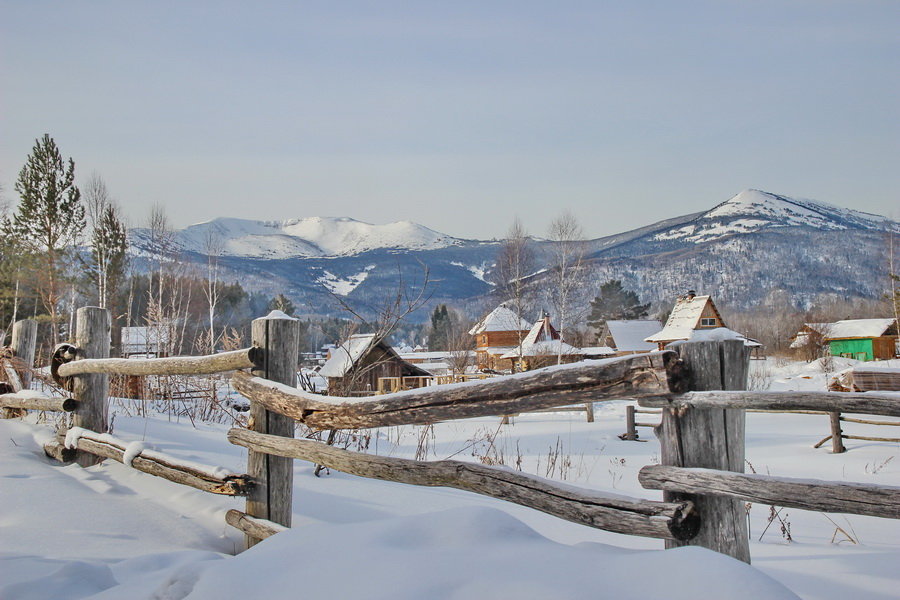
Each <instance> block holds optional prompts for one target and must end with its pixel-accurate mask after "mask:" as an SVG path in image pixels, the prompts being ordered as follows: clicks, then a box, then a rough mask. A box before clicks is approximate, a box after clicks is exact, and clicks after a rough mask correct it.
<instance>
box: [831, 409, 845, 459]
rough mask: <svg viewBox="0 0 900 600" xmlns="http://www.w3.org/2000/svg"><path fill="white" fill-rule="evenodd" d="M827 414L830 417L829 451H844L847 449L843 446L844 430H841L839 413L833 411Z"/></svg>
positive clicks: (838, 452)
mask: <svg viewBox="0 0 900 600" xmlns="http://www.w3.org/2000/svg"><path fill="white" fill-rule="evenodd" d="M829 416H830V418H831V451H832V452H833V453H834V454H840V453H842V452H846V451H847V449H846V448H844V437H843V435H844V432H843V431H841V413H839V412H833V413H830V415H829Z"/></svg>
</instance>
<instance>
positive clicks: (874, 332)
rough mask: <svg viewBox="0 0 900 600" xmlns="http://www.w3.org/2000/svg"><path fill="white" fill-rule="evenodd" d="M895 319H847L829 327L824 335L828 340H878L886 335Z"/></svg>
mask: <svg viewBox="0 0 900 600" xmlns="http://www.w3.org/2000/svg"><path fill="white" fill-rule="evenodd" d="M893 324H894V319H845V320H843V321H837V322H835V323H831V324H829V325H828V327H827V329H826V330H825V332H824V333H823V335H824V336H825V339H826V340H846V339H854V338H863V339H865V338H876V337H881V336H883V335H885V332H887V330H888V329H890V328H891V326H892V325H893Z"/></svg>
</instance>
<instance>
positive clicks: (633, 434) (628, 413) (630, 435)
mask: <svg viewBox="0 0 900 600" xmlns="http://www.w3.org/2000/svg"><path fill="white" fill-rule="evenodd" d="M637 438H638V435H637V427H635V425H634V406H632V405H630V404H629V405H628V406H626V407H625V435H623V436H622V439H623V440H629V441H634V440H636V439H637Z"/></svg>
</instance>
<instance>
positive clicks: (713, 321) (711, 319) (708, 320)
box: [700, 317, 718, 327]
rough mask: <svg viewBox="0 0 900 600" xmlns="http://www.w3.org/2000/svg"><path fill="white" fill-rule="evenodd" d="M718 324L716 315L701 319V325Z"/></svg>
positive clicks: (710, 325)
mask: <svg viewBox="0 0 900 600" xmlns="http://www.w3.org/2000/svg"><path fill="white" fill-rule="evenodd" d="M716 325H718V322H717V321H716V318H715V317H703V318H702V319H700V327H715V326H716Z"/></svg>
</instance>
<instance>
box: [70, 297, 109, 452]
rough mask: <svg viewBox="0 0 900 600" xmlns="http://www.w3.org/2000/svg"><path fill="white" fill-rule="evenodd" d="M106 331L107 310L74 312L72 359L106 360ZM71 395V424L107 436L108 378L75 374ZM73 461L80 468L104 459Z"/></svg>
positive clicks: (93, 308)
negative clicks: (75, 404) (74, 404)
mask: <svg viewBox="0 0 900 600" xmlns="http://www.w3.org/2000/svg"><path fill="white" fill-rule="evenodd" d="M109 331H110V317H109V311H108V310H106V309H105V308H99V307H97V306H84V307H82V308H79V309H78V311H77V312H76V313H75V346H76V348H77V350H76V353H75V360H81V359H83V358H109ZM72 396H73V397H74V398H75V399H76V400H78V402H79V404H78V408H77V409H76V410H75V416H74V418H73V421H72V422H73V425H74V426H75V427H83V428H85V429H90V430H91V431H96V432H97V433H106V432H107V430H108V427H109V425H108V422H109V421H108V413H109V375H106V374H104V373H92V374H90V375H74V376H73V382H72ZM76 460H77V461H78V464H79V465H81V466H82V467H89V466H91V465H95V464H97V463H99V462H100V461H102V460H103V459H102V458H101V457H98V456H96V455H94V454H88V453H87V452H78V454H77V455H76Z"/></svg>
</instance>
